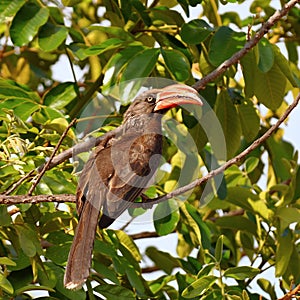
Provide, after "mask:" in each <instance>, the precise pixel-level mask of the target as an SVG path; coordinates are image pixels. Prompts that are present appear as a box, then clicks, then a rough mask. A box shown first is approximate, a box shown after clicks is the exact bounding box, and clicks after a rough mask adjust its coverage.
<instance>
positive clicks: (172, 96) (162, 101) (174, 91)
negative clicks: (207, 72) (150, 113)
mask: <svg viewBox="0 0 300 300" xmlns="http://www.w3.org/2000/svg"><path fill="white" fill-rule="evenodd" d="M183 104H193V105H203V103H202V101H201V99H200V97H199V94H198V92H197V91H196V90H195V89H193V88H192V87H189V86H187V85H184V84H174V85H170V86H167V87H165V88H163V89H162V91H161V92H159V93H158V95H157V98H156V105H155V108H154V111H158V110H161V109H168V108H172V107H176V106H179V105H183Z"/></svg>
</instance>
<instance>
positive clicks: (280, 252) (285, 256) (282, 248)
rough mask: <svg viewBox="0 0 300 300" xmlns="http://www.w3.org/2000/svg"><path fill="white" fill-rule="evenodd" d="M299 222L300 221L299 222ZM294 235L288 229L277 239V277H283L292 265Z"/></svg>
mask: <svg viewBox="0 0 300 300" xmlns="http://www.w3.org/2000/svg"><path fill="white" fill-rule="evenodd" d="M298 221H299V220H298ZM293 245H294V241H293V235H292V233H291V230H289V229H287V230H286V231H285V233H284V234H283V235H280V236H279V237H278V238H277V248H276V255H275V275H276V277H280V276H283V275H284V273H285V272H286V270H287V268H288V267H289V265H290V264H293V261H291V255H292V253H293V248H294V247H293Z"/></svg>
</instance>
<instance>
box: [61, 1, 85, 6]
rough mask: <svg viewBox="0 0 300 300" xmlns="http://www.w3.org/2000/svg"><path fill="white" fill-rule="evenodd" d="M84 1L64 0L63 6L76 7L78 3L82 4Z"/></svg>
mask: <svg viewBox="0 0 300 300" xmlns="http://www.w3.org/2000/svg"><path fill="white" fill-rule="evenodd" d="M81 1H82V0H62V4H63V5H64V6H71V7H72V6H74V5H76V4H78V3H80V2H81Z"/></svg>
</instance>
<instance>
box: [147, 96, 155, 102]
mask: <svg viewBox="0 0 300 300" xmlns="http://www.w3.org/2000/svg"><path fill="white" fill-rule="evenodd" d="M146 101H147V102H148V103H155V101H156V99H155V98H154V97H151V96H149V97H147V98H146Z"/></svg>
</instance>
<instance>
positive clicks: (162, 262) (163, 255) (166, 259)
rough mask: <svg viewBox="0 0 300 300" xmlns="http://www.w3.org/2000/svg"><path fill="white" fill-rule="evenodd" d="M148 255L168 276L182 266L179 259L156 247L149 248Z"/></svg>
mask: <svg viewBox="0 0 300 300" xmlns="http://www.w3.org/2000/svg"><path fill="white" fill-rule="evenodd" d="M146 254H147V256H148V257H150V258H151V260H152V261H154V262H155V264H156V265H157V266H158V267H159V268H160V269H161V270H163V271H165V272H166V273H167V274H171V273H172V271H173V269H175V268H177V267H180V266H181V264H180V262H179V261H178V259H176V258H175V257H173V256H172V255H170V254H169V253H167V252H163V251H159V250H157V249H156V248H155V247H148V248H147V249H146Z"/></svg>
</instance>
